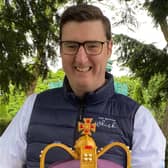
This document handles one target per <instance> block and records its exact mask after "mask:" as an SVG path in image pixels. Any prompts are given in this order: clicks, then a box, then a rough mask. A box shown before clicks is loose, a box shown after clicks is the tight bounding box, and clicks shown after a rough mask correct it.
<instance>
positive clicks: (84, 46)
mask: <svg viewBox="0 0 168 168" xmlns="http://www.w3.org/2000/svg"><path fill="white" fill-rule="evenodd" d="M108 42H109V41H108V40H106V41H84V42H78V41H68V40H67V41H60V48H61V50H62V49H63V44H64V43H74V44H77V45H78V47H77V49H76V51H75V52H74V53H66V52H64V51H63V50H62V51H63V54H66V55H76V54H77V53H78V51H79V48H80V47H81V46H82V47H83V48H84V50H85V52H86V54H88V55H92V56H95V55H99V54H100V53H101V52H102V50H103V45H104V44H105V43H108ZM89 43H90V44H91V43H93V44H94V43H98V44H100V45H101V48H100V51H99V52H97V53H95V54H93V53H89V52H88V49H87V47H86V44H89Z"/></svg>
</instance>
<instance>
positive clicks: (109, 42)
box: [107, 40, 113, 58]
mask: <svg viewBox="0 0 168 168" xmlns="http://www.w3.org/2000/svg"><path fill="white" fill-rule="evenodd" d="M112 47H113V42H112V40H110V41H108V43H107V56H108V58H110V57H111V54H112Z"/></svg>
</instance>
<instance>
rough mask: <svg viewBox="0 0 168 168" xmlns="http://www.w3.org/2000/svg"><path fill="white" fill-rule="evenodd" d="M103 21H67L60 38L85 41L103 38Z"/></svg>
mask: <svg viewBox="0 0 168 168" xmlns="http://www.w3.org/2000/svg"><path fill="white" fill-rule="evenodd" d="M105 39H106V36H105V30H104V26H103V23H102V22H101V21H99V20H95V21H84V22H75V21H70V22H67V23H66V24H65V25H64V26H63V28H62V40H74V41H87V40H105Z"/></svg>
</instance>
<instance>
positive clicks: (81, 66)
mask: <svg viewBox="0 0 168 168" xmlns="http://www.w3.org/2000/svg"><path fill="white" fill-rule="evenodd" d="M61 41H75V42H80V43H82V42H85V41H101V42H105V43H104V44H102V51H101V52H100V53H98V54H96V55H90V54H87V53H86V52H85V49H84V47H83V46H80V47H79V50H78V51H77V53H75V54H68V53H65V52H64V50H63V49H62V48H61V50H60V51H61V56H62V65H63V69H64V71H65V73H66V76H67V78H68V80H69V83H70V86H71V87H72V90H73V91H74V92H75V94H76V95H77V96H83V95H84V94H85V93H87V92H92V91H95V90H96V89H98V88H100V87H101V86H102V85H103V84H104V83H105V67H106V62H107V60H108V58H109V57H110V55H111V52H112V42H111V41H109V42H107V39H106V36H105V30H104V28H103V24H102V22H101V21H85V22H81V23H80V22H73V21H72V22H68V23H66V24H65V25H64V26H63V29H62V39H61ZM68 47H73V45H72V46H71V45H70V46H68ZM91 47H92V46H91ZM70 49H71V48H70Z"/></svg>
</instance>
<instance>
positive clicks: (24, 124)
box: [0, 94, 36, 168]
mask: <svg viewBox="0 0 168 168" xmlns="http://www.w3.org/2000/svg"><path fill="white" fill-rule="evenodd" d="M35 98H36V94H33V95H31V96H29V97H28V98H27V99H26V101H25V103H24V105H23V106H22V108H21V109H20V110H19V111H18V113H17V114H16V116H15V117H14V118H13V120H12V121H11V123H10V124H9V126H8V127H7V128H6V130H5V131H4V133H3V134H2V136H1V137H0V155H1V156H0V168H22V167H23V165H24V164H25V160H26V147H27V143H26V133H27V129H28V125H29V120H30V116H31V112H32V108H33V104H34V101H35Z"/></svg>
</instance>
